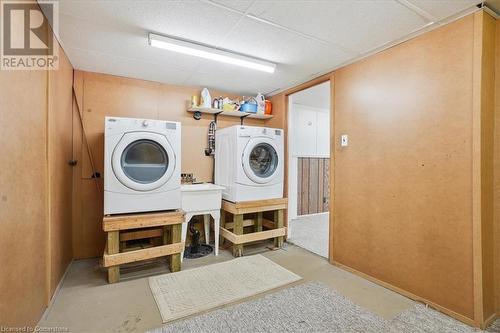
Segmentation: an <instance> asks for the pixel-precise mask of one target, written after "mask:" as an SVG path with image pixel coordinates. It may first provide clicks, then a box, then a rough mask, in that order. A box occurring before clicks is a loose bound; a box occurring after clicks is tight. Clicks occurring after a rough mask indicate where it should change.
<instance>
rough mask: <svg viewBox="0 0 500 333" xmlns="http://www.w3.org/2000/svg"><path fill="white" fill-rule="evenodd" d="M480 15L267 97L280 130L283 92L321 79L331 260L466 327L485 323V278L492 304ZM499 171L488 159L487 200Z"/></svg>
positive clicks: (489, 141) (489, 142) (499, 268)
mask: <svg viewBox="0 0 500 333" xmlns="http://www.w3.org/2000/svg"><path fill="white" fill-rule="evenodd" d="M483 15H484V16H483ZM486 15H487V14H484V13H483V12H482V11H480V12H477V13H475V14H472V15H469V16H467V17H464V18H462V19H460V20H458V21H455V22H452V23H450V24H448V25H445V26H442V27H440V28H437V29H435V30H433V31H430V32H428V33H425V34H423V35H420V36H418V37H416V38H414V39H411V40H409V41H407V42H404V43H401V44H399V45H397V46H394V47H392V48H390V49H388V50H385V51H382V52H380V53H377V54H375V55H373V56H370V57H368V58H366V59H364V60H361V61H359V62H356V63H354V64H351V65H348V66H346V67H344V68H341V69H339V70H336V71H335V72H332V73H329V74H326V75H325V76H324V77H321V78H318V79H315V80H313V81H311V82H309V83H305V84H303V85H301V86H299V87H296V88H292V89H290V90H288V91H285V92H283V93H281V94H279V95H276V96H273V100H276V101H280V104H279V107H281V108H282V110H283V114H284V120H283V122H284V123H286V108H287V96H288V95H289V94H291V93H293V92H296V91H297V90H300V89H305V88H308V87H310V86H312V85H314V84H316V83H320V82H323V81H324V80H326V79H330V80H332V83H333V89H334V92H333V97H332V100H333V101H334V104H333V105H332V114H333V117H332V131H331V133H332V145H331V147H332V152H331V156H332V157H331V163H332V164H331V184H332V185H333V186H332V189H331V190H332V195H331V202H330V219H331V221H330V227H331V232H330V235H331V240H330V242H331V246H330V249H331V252H330V260H331V262H332V263H335V264H338V265H340V266H342V267H344V268H345V269H348V270H350V271H353V272H355V273H357V274H359V275H362V276H364V277H367V278H369V279H372V280H373V281H375V282H378V283H380V284H382V285H384V286H386V287H389V288H391V289H394V290H396V291H398V292H401V293H403V294H405V295H407V296H410V297H412V298H414V299H417V300H420V301H423V302H425V303H427V304H430V305H432V306H434V307H436V308H438V309H440V310H442V311H444V312H446V313H448V314H450V315H453V316H455V317H456V318H458V319H460V320H463V321H465V322H467V323H469V324H475V325H481V324H484V323H485V322H487V321H488V319H491V318H492V317H491V315H492V313H491V311H492V310H491V304H492V303H491V299H492V296H493V292H492V290H493V289H494V288H492V287H494V281H497V282H496V284H497V286H496V288H497V289H496V294H497V311H498V308H499V303H500V301H499V300H500V284H499V283H500V282H498V281H500V245H498V244H499V240H500V225H499V223H500V222H499V221H500V218H499V216H500V213H499V208H498V207H500V205H498V202H499V200H498V199H497V200H495V204H496V208H495V223H496V226H495V228H496V237H497V238H496V240H495V246H496V257H495V265H496V274H497V275H496V276H493V274H492V270H493V266H494V265H493V261H492V255H493V251H492V249H493V246H492V243H491V241H492V238H491V237H490V236H491V235H492V234H493V232H492V230H493V229H492V226H493V219H492V214H491V212H492V208H491V203H492V202H493V200H492V193H493V191H492V190H491V183H492V179H493V178H492V175H493V173H492V172H493V164H492V162H493V159H492V153H491V147H493V136H492V127H491V123H492V122H493V114H492V111H490V109H491V107H490V104H489V103H491V101H492V100H493V96H492V95H493V92H492V88H491V87H492V78H493V76H492V74H491V72H492V67H491V66H492V60H491V54H492V53H491V51H492V50H491V44H492V43H491V31H492V29H491V22H493V21H492V20H491V17H486ZM496 24H497V31H498V30H499V29H500V28H499V27H498V22H496ZM496 38H497V39H496V40H497V46H498V45H499V38H500V37H499V36H498V34H497V36H496ZM496 52H497V53H496V55H497V69H496V71H497V73H499V69H498V68H499V66H500V65H499V63H498V59H499V54H500V52H499V50H498V47H497V50H496ZM499 76H500V74H497V77H499ZM498 84H499V83H498V80H497V82H496V94H497V101H496V109H497V112H500V107H499V105H500V102H499V97H498V94H499V91H500V89H499V88H498V87H499V86H498ZM498 118H499V117H497V119H495V120H496V123H497V126H496V127H497V131H496V141H497V144H496V148H495V154H496V155H498V154H500V148H499V147H500V144H498V142H500V139H498V138H500V136H499V135H498V132H499V130H498V128H500V127H499V125H498V124H500V123H499V121H498ZM340 134H348V135H349V146H348V147H340V144H339V136H340ZM499 166H500V162H498V156H496V158H495V169H496V170H499V171H498V172H496V173H495V195H496V196H498V193H500V190H499V189H500V185H499V184H500V180H499V179H500V176H499V175H498V174H500V168H499ZM493 278H495V279H493Z"/></svg>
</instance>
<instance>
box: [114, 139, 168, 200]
mask: <svg viewBox="0 0 500 333" xmlns="http://www.w3.org/2000/svg"><path fill="white" fill-rule="evenodd" d="M175 163H176V156H175V154H174V151H173V149H172V147H171V145H170V143H169V142H168V140H167V138H166V137H165V136H163V135H160V134H157V133H151V132H130V133H125V134H124V135H123V137H122V138H121V140H120V142H118V144H117V145H116V147H115V149H114V151H113V155H112V167H113V172H114V174H115V176H116V178H118V180H119V181H120V182H121V183H122V184H123V185H125V186H127V187H129V188H130V189H133V190H136V191H152V190H155V189H157V188H159V187H161V186H162V185H164V184H165V183H166V182H167V181H168V180H169V179H170V178H171V177H172V174H173V172H174V169H175Z"/></svg>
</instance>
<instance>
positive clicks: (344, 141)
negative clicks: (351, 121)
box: [340, 134, 349, 147]
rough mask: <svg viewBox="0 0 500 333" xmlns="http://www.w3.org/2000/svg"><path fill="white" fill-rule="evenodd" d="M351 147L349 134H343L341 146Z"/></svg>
mask: <svg viewBox="0 0 500 333" xmlns="http://www.w3.org/2000/svg"><path fill="white" fill-rule="evenodd" d="M348 145H349V136H348V135H347V134H342V135H341V136H340V146H341V147H347V146H348Z"/></svg>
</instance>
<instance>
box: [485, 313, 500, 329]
mask: <svg viewBox="0 0 500 333" xmlns="http://www.w3.org/2000/svg"><path fill="white" fill-rule="evenodd" d="M498 318H500V316H499V315H498V314H496V313H494V314H492V315H491V316H490V317H489V318H488V319H486V320H485V321H484V323H483V324H482V325H481V329H483V330H484V329H486V328H488V326H490V325H491V324H493V322H494V321H495V320H497V319H498Z"/></svg>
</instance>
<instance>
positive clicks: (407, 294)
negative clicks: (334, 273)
mask: <svg viewBox="0 0 500 333" xmlns="http://www.w3.org/2000/svg"><path fill="white" fill-rule="evenodd" d="M330 263H331V264H333V265H335V266H337V267H339V268H341V269H343V270H345V271H348V272H350V273H353V274H355V275H358V276H360V277H362V278H364V279H366V280H369V281H371V282H373V283H376V284H378V285H380V286H382V287H384V288H387V289H390V290H392V291H395V292H397V293H398V294H401V295H403V296H405V297H408V298H410V299H412V300H414V301H417V302H421V303H424V304H426V305H428V306H430V307H431V308H433V309H435V310H437V311H440V312H442V313H444V314H446V315H448V316H450V317H453V318H455V319H457V320H459V321H461V322H463V323H465V324H467V325H469V326H473V327H479V326H480V324H479V323H477V322H475V321H474V319H471V318H469V317H466V316H464V315H462V314H460V313H457V312H455V311H453V310H450V309H447V308H445V307H443V306H441V305H439V304H436V303H434V302H432V301H429V300H428V299H425V298H423V297H420V296H417V295H415V294H412V293H411V292H409V291H406V290H404V289H401V288H399V287H396V286H393V285H392V284H390V283H387V282H384V281H381V280H379V279H377V278H374V277H373V276H370V275H368V274H365V273H363V272H360V271H357V270H355V269H354V268H351V267H349V266H346V265H343V264H341V263H339V262H336V261H334V260H330Z"/></svg>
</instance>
